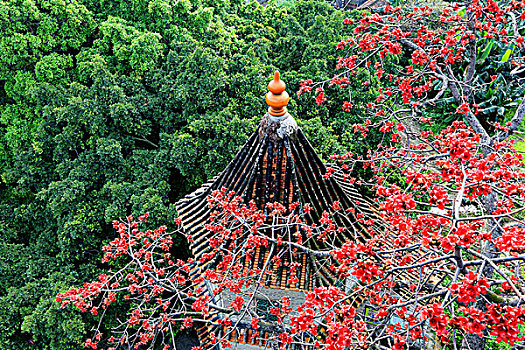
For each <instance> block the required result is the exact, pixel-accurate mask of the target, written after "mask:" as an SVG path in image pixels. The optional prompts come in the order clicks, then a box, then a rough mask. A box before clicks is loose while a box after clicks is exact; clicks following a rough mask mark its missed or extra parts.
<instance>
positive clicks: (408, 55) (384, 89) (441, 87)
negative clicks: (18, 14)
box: [299, 0, 525, 348]
mask: <svg viewBox="0 0 525 350" xmlns="http://www.w3.org/2000/svg"><path fill="white" fill-rule="evenodd" d="M442 5H447V4H442ZM447 6H449V7H446V8H444V9H439V10H436V9H433V8H430V7H428V6H421V7H417V6H416V7H413V8H407V7H406V6H400V7H395V8H394V7H392V6H390V5H386V7H385V8H384V9H382V10H377V11H375V12H373V13H371V12H364V13H363V14H362V16H361V17H360V18H359V19H358V20H357V21H354V19H351V18H348V19H346V20H345V23H347V24H349V25H351V26H352V33H351V34H350V35H349V38H348V39H347V40H343V41H341V42H340V43H339V45H338V49H340V50H341V56H340V57H339V58H338V64H337V68H338V69H339V73H338V74H337V75H336V76H334V78H333V79H331V80H329V81H322V82H316V83H313V82H312V81H311V80H310V81H303V82H302V84H301V89H300V91H299V94H302V93H304V92H308V91H315V95H316V100H317V102H318V103H323V102H324V101H325V100H326V96H325V92H326V93H327V94H328V90H329V87H335V88H345V90H346V91H348V92H349V93H350V94H349V97H348V101H347V102H345V103H344V104H343V106H342V108H343V110H349V109H351V108H363V110H364V111H366V115H365V118H364V120H363V123H362V124H360V125H355V130H356V131H358V132H360V133H362V135H363V136H365V137H366V136H367V134H368V133H369V132H370V131H371V130H374V129H375V130H378V131H379V132H380V133H384V137H383V140H382V142H381V143H380V145H379V147H378V148H377V150H371V151H370V153H369V154H367V155H366V156H364V157H357V159H352V158H354V157H353V155H352V154H347V155H345V156H343V157H339V158H338V159H339V160H341V161H345V163H346V164H344V167H347V168H348V169H355V168H356V167H357V168H360V167H361V166H365V167H370V166H372V167H373V168H374V170H376V171H377V172H378V173H380V175H378V176H377V178H376V179H375V180H376V181H375V184H374V185H375V186H376V187H375V189H376V190H378V191H379V192H378V193H379V194H384V193H390V192H388V191H387V192H384V191H386V190H385V188H389V187H390V186H391V184H392V183H393V182H396V180H400V178H399V177H397V178H396V177H395V176H394V175H396V174H397V175H401V179H402V181H401V182H403V183H404V184H405V185H406V184H408V187H404V188H403V191H412V190H413V189H414V188H415V187H414V185H413V184H412V183H411V181H410V179H407V178H406V176H407V175H408V174H410V173H412V172H415V174H419V175H418V176H417V177H418V181H420V180H421V179H426V178H427V177H428V176H429V175H427V174H428V172H429V171H431V170H429V167H430V168H432V167H436V169H439V167H441V166H449V164H448V163H446V162H445V163H437V160H438V159H439V158H441V157H443V154H441V152H439V151H438V150H437V149H436V146H435V145H434V142H435V139H434V137H433V131H436V129H437V128H439V125H441V127H443V125H444V124H446V123H448V121H450V120H463V121H464V122H465V123H466V124H467V125H468V126H469V127H470V128H471V130H472V132H473V134H472V137H475V138H479V143H477V144H478V150H477V151H478V152H479V154H478V155H477V157H481V158H482V159H484V160H483V161H487V162H490V159H493V157H498V156H496V155H494V153H500V152H501V148H500V146H499V142H501V141H505V140H508V139H509V137H510V136H511V135H513V134H514V136H516V132H517V130H518V128H519V127H520V124H522V121H523V117H524V115H525V100H524V99H523V91H524V90H523V84H522V80H523V71H524V69H523V63H524V62H523V53H524V48H523V42H524V41H525V39H524V37H523V34H524V27H523V25H524V23H525V22H524V20H525V12H524V8H525V3H524V2H523V1H493V0H488V1H477V0H467V1H463V2H459V3H456V4H452V5H447ZM356 75H361V76H365V77H368V80H367V81H365V82H364V83H362V84H361V85H362V86H353V84H354V81H355V79H352V77H354V76H356ZM356 89H369V90H370V91H373V92H375V93H376V99H375V101H371V102H370V103H369V104H368V105H367V106H353V103H352V94H351V93H352V91H355V90H356ZM325 90H326V91H325ZM520 101H521V102H520ZM436 124H438V127H436V126H435V125H436ZM433 125H434V126H433ZM414 126H415V127H414ZM445 126H446V125H445ZM456 127H457V125H456ZM515 138H517V137H515ZM468 143H470V141H469V142H468ZM415 150H424V153H423V154H417V152H415ZM509 152H511V153H513V152H514V153H515V152H516V151H515V150H514V151H511V150H510V151H509ZM423 155H428V159H427V158H424V159H427V160H426V164H421V163H420V161H421V158H420V157H421V156H423ZM432 157H437V158H432ZM387 160H388V161H389V162H387ZM377 162H379V164H378V163H377ZM440 162H441V161H440ZM387 164H388V169H389V171H386V169H385V166H386V165H387ZM410 176H413V175H410ZM393 179H394V181H393ZM425 181H427V182H428V180H425ZM500 185H501V184H500V183H493V184H491V185H490V188H487V189H486V191H484V192H483V196H482V197H481V198H479V203H478V204H477V205H474V206H472V207H471V210H472V211H473V212H474V213H477V214H476V215H478V214H480V213H481V212H484V213H485V214H486V215H488V216H485V219H486V220H485V221H484V227H485V230H487V232H490V234H492V235H493V237H494V238H497V239H499V238H500V237H502V236H504V229H503V227H504V225H503V224H502V222H505V221H499V220H496V218H498V219H500V218H501V217H499V216H496V217H494V215H497V214H496V213H498V210H500V209H499V208H500V206H501V203H502V202H501V201H505V200H506V199H505V195H504V193H503V192H501V189H500V188H499V186H500ZM400 188H401V187H400ZM454 189H455V188H449V187H446V188H441V189H439V190H440V191H446V193H447V194H448V196H449V197H450V196H453V195H456V194H454V192H453V190H454ZM465 191H466V190H465ZM465 191H463V192H461V193H460V195H459V197H458V199H457V200H456V204H455V205H457V206H458V207H457V208H460V206H461V205H462V204H461V203H459V202H458V201H464V200H469V196H467V197H465V193H466V192H465ZM442 194H445V192H443V193H442ZM429 195H430V196H431V198H432V196H435V195H436V193H433V194H429ZM507 203H508V204H509V205H511V206H512V205H514V204H513V203H512V201H511V202H507ZM441 206H442V205H441V204H440V205H439V206H437V203H433V206H427V207H423V208H418V210H420V211H421V212H423V211H428V212H433V211H436V210H442V208H441ZM436 208H437V209H436ZM454 215H456V214H454ZM457 226H458V224H454V225H453V227H455V228H457ZM510 227H514V226H512V225H510ZM483 251H484V252H485V254H487V255H490V256H499V255H500V254H501V252H500V251H499V247H497V246H496V247H494V246H493V243H490V244H487V245H486V246H484V247H483ZM485 268H486V270H487V272H486V273H487V274H488V275H491V274H493V273H495V272H494V267H493V266H492V265H487V266H485ZM484 303H485V301H484V300H479V304H478V307H479V308H480V309H486V307H485V306H484V305H483V304H484ZM468 346H469V347H470V348H483V347H484V346H485V342H484V340H483V339H482V338H481V337H476V336H473V337H469V341H468Z"/></svg>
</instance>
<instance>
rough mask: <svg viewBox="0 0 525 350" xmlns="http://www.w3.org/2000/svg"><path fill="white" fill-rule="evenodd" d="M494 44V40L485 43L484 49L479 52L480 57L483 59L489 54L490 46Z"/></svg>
mask: <svg viewBox="0 0 525 350" xmlns="http://www.w3.org/2000/svg"><path fill="white" fill-rule="evenodd" d="M493 45H494V41H492V40H491V41H489V42H488V43H487V46H485V49H484V50H483V53H482V54H481V57H480V59H481V60H485V59H487V57H488V56H489V55H490V51H491V50H492V46H493Z"/></svg>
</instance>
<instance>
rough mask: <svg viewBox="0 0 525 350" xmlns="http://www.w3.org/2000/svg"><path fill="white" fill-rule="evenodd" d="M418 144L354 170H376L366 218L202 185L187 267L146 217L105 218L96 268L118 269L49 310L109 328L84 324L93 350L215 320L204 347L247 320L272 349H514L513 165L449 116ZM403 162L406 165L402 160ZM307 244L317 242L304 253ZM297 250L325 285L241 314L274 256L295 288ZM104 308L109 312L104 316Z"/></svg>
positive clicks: (162, 342) (517, 298) (516, 182)
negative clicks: (263, 201) (247, 198)
mask: <svg viewBox="0 0 525 350" xmlns="http://www.w3.org/2000/svg"><path fill="white" fill-rule="evenodd" d="M426 141H427V142H426V143H421V144H420V145H415V146H412V147H411V148H410V149H407V150H404V149H400V148H396V149H390V150H388V152H384V153H383V154H381V156H380V157H379V158H378V159H375V160H374V161H370V162H369V163H367V164H369V166H370V167H371V168H372V169H373V171H374V172H375V173H376V177H375V180H376V183H377V186H376V189H377V194H378V196H377V201H376V202H377V206H378V208H379V209H380V217H379V218H374V217H363V216H361V215H355V213H356V210H359V208H347V209H345V208H341V205H340V203H338V202H336V203H333V205H332V207H331V208H330V209H329V210H327V211H325V212H323V213H322V214H321V215H320V217H319V219H318V221H317V222H315V223H308V220H307V219H306V216H307V215H308V214H309V213H310V211H311V210H312V209H311V206H310V205H303V206H300V205H298V204H297V203H295V204H292V205H291V206H290V207H289V208H285V207H283V206H282V205H280V204H278V203H272V204H268V205H267V208H266V209H267V210H260V209H258V208H257V207H256V206H255V204H254V203H250V204H248V205H246V204H243V200H242V199H241V198H239V197H236V196H235V194H234V193H231V192H228V191H227V190H226V189H223V190H222V191H215V192H214V193H213V194H212V195H211V196H210V197H209V199H208V201H209V206H210V208H212V215H211V217H210V220H209V222H208V224H206V225H205V229H206V230H209V231H210V232H213V238H212V239H211V240H210V242H209V244H210V245H211V246H212V247H213V248H214V249H213V251H212V252H211V253H210V254H207V255H206V256H203V257H201V258H200V261H198V262H196V261H194V260H192V259H189V260H188V261H180V260H179V261H174V260H173V259H172V257H171V255H170V247H171V242H172V237H173V234H175V233H168V231H167V230H166V227H161V228H159V229H157V230H147V229H146V228H145V227H143V226H145V225H146V223H145V221H146V219H147V215H144V216H142V217H140V218H139V220H137V221H134V220H133V218H131V217H129V218H127V219H126V220H124V221H121V222H115V224H114V227H115V229H116V231H117V233H118V237H117V238H116V239H115V240H113V241H111V242H110V243H109V244H108V245H107V246H105V247H104V249H103V250H104V258H103V261H104V262H108V261H112V260H114V259H115V260H116V261H117V262H120V263H119V266H121V268H120V269H118V270H114V271H113V270H109V271H108V272H107V273H105V274H102V275H101V276H100V278H99V279H98V280H97V281H93V282H90V283H86V284H84V286H83V287H81V288H78V289H71V290H70V291H68V292H65V293H62V294H61V295H59V296H58V298H57V300H58V301H59V302H61V303H62V307H65V306H66V305H67V304H70V303H71V304H73V305H75V306H76V307H78V308H79V309H80V310H82V311H84V312H91V313H93V314H98V316H99V317H100V318H101V323H100V324H101V325H103V324H108V323H107V322H103V320H106V319H108V318H111V319H113V320H114V322H113V323H115V327H114V328H113V329H103V327H102V326H100V327H99V328H98V329H96V330H94V334H93V337H91V338H90V339H88V340H87V341H86V346H87V347H88V348H92V349H97V348H104V349H116V348H128V347H131V348H133V347H135V348H139V347H144V348H157V347H161V346H162V347H164V349H172V348H173V346H174V345H173V344H174V342H175V340H174V338H175V334H176V333H177V330H178V329H180V328H185V327H190V326H192V325H193V324H194V323H195V322H200V323H203V324H215V325H220V327H221V333H220V334H219V333H217V334H215V333H212V334H211V335H210V341H212V342H215V343H220V344H222V345H223V346H227V345H228V344H229V339H231V335H232V334H235V331H236V330H237V329H238V327H240V326H241V323H242V322H243V321H246V320H248V323H249V324H250V327H251V329H252V330H253V337H262V334H263V333H264V332H270V334H271V335H270V341H275V342H276V343H278V344H279V345H280V347H281V348H283V349H286V348H291V347H293V346H313V347H315V348H325V349H333V350H339V349H341V350H342V349H345V348H350V349H362V348H376V349H386V348H394V349H405V348H408V347H409V346H416V345H417V346H426V344H427V343H428V342H441V343H442V344H449V346H450V348H452V349H456V348H460V347H463V348H468V346H472V345H471V344H470V343H469V342H467V341H463V342H461V339H466V338H468V337H469V336H470V335H476V336H477V337H479V339H481V340H483V342H484V341H486V340H489V341H491V342H505V343H507V344H509V345H514V344H517V343H518V344H522V342H523V338H524V336H523V333H522V332H520V327H523V325H524V323H525V307H524V302H525V291H524V287H523V286H524V284H523V282H524V272H523V271H524V270H523V269H524V258H525V227H524V226H523V225H520V224H519V217H518V216H519V214H520V213H522V212H523V211H524V210H525V205H524V204H525V203H524V202H525V169H524V164H523V157H522V156H521V155H519V154H516V153H515V152H514V150H513V149H512V148H511V145H510V143H508V142H499V141H495V142H494V144H493V147H494V150H493V152H492V153H491V154H490V155H484V153H483V152H482V151H483V147H485V146H484V144H483V141H482V138H481V136H480V135H479V134H476V133H475V132H474V131H473V130H472V128H470V127H467V126H466V125H465V124H464V123H462V122H455V123H454V124H453V125H452V126H450V127H448V128H447V129H445V130H444V131H443V132H441V133H439V134H437V135H436V136H435V137H434V136H432V135H430V134H429V135H428V137H427V138H426ZM407 154H409V156H410V157H411V158H412V160H413V161H412V163H410V166H407V164H406V162H404V159H405V158H406V157H407ZM345 158H346V156H341V157H338V159H337V161H340V162H345V161H346V160H345ZM338 173H339V171H338V170H336V169H335V168H334V169H332V170H329V171H328V172H327V174H326V176H341V177H345V175H342V174H339V175H338ZM394 175H395V177H394ZM388 177H390V179H391V180H390V184H389V185H388V186H387V185H385V183H384V181H385V179H387V178H388ZM347 179H348V181H352V179H351V177H347ZM394 180H395V181H394ZM492 193H496V194H497V195H498V199H497V200H496V201H495V202H494V208H493V209H491V210H490V211H489V210H487V209H486V208H485V206H484V203H483V201H484V200H485V198H486V197H487V196H489V195H491V194H492ZM363 205H364V203H363ZM342 217H345V218H350V219H349V220H341V218H342ZM352 218H353V219H352ZM175 221H176V223H179V224H180V222H179V220H178V219H175ZM374 221H375V222H374ZM342 222H347V223H348V224H347V226H342V225H341V224H340V223H342ZM355 225H365V226H368V227H370V230H368V233H369V237H368V238H367V239H366V240H360V239H355V240H354V239H348V240H346V241H345V242H343V243H342V244H339V245H337V246H335V245H331V244H321V242H324V243H326V242H335V241H336V238H337V237H340V236H341V235H342V233H343V232H344V231H350V232H352V230H354V228H353V227H354V226H355ZM188 238H189V239H192V237H188ZM307 240H316V241H318V242H319V243H320V244H318V245H317V246H318V247H323V248H322V249H317V250H316V249H312V248H311V246H310V248H308V247H307V245H306V242H307ZM259 247H265V248H269V253H268V254H267V256H266V257H265V262H264V264H263V266H262V267H261V266H250V265H249V264H246V263H245V262H246V260H243V258H244V257H245V256H248V257H250V256H253V254H255V252H256V251H257V248H259ZM298 253H302V254H307V255H308V257H310V258H312V259H317V261H319V262H320V264H321V265H323V266H326V268H327V269H328V270H330V271H331V274H332V276H333V277H334V280H333V281H332V283H331V285H325V286H319V287H316V288H314V289H313V290H310V291H306V292H305V297H304V303H303V304H302V305H301V306H299V307H297V308H292V307H290V300H289V298H287V297H286V296H283V298H282V299H281V301H280V303H279V304H278V305H274V307H272V308H271V309H270V313H271V314H273V315H274V316H275V319H274V320H268V319H266V318H263V317H261V316H260V315H259V314H257V313H256V312H255V311H254V310H255V307H254V303H255V300H256V296H257V297H258V298H260V296H261V295H264V293H266V292H267V291H266V290H265V288H264V287H263V285H262V283H261V282H262V281H264V280H265V279H266V278H267V277H268V276H271V275H272V274H273V273H274V271H275V269H274V267H275V266H276V265H280V264H282V262H283V261H284V260H283V258H284V255H285V254H286V255H287V256H290V257H291V258H292V259H291V260H287V265H288V268H289V269H290V273H289V274H288V283H289V285H290V286H294V285H296V284H297V282H298V281H297V277H296V276H297V275H296V273H295V271H299V270H300V269H301V266H302V264H303V259H299V258H295V257H298V256H299V254H298ZM196 263H198V264H200V265H201V266H203V265H206V264H207V263H209V264H207V266H208V267H207V268H206V269H205V271H204V275H200V274H195V273H194V272H192V268H193V267H194V266H195V264H196ZM203 279H206V280H207V282H209V283H210V284H211V285H212V286H213V288H212V290H211V291H210V292H209V293H204V294H203V293H201V291H200V290H198V289H199V288H201V287H199V285H201V282H202V280H203ZM112 308H114V309H113V310H120V312H121V313H120V314H117V316H115V311H112ZM210 314H215V315H220V317H214V318H211V317H208V316H209V315H210ZM243 327H246V325H245V324H244V325H243Z"/></svg>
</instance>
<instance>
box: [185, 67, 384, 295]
mask: <svg viewBox="0 0 525 350" xmlns="http://www.w3.org/2000/svg"><path fill="white" fill-rule="evenodd" d="M281 83H282V81H280V79H279V76H278V73H276V77H275V78H274V81H272V82H271V83H270V86H269V87H270V92H269V93H268V96H267V102H268V103H269V104H270V108H269V111H268V113H266V114H265V115H264V117H263V118H262V120H261V122H260V124H259V126H258V127H257V129H256V130H255V132H254V133H253V134H252V135H251V136H250V137H249V138H248V140H247V142H246V143H245V144H244V146H243V147H242V148H241V149H240V150H239V152H238V153H237V155H236V156H235V157H234V158H233V160H232V161H231V162H230V164H229V165H228V166H227V167H226V168H225V169H224V170H223V171H222V172H220V173H219V174H218V175H217V176H215V177H214V178H213V179H211V180H210V181H208V182H207V183H206V184H204V185H203V186H202V187H200V188H199V189H197V190H196V191H194V192H193V193H191V194H189V195H187V196H186V197H184V198H183V199H181V200H180V201H179V202H178V203H177V204H176V207H177V210H178V212H179V217H180V219H181V221H182V224H183V228H184V230H185V232H186V234H188V235H189V236H191V238H192V241H191V243H190V248H191V251H192V253H193V255H194V257H195V259H196V260H199V258H200V257H202V256H203V255H205V254H207V253H210V252H211V251H212V247H211V246H210V244H209V241H210V239H211V238H212V236H213V234H214V233H213V232H211V231H209V230H206V229H205V225H206V224H207V223H208V220H209V217H210V214H211V211H212V209H211V208H210V206H209V205H208V200H207V198H208V196H210V195H211V194H212V193H213V192H214V191H216V190H221V189H226V190H227V191H233V192H235V193H236V195H238V196H240V197H241V198H242V199H243V200H244V202H245V203H246V204H248V203H250V202H254V203H255V205H256V206H257V207H258V208H259V209H261V210H263V211H264V210H267V208H266V204H268V203H274V202H278V203H280V204H282V205H283V206H284V207H286V208H287V207H288V206H289V205H290V204H292V203H297V204H298V206H299V210H302V208H303V207H304V206H305V205H306V204H307V203H308V204H309V205H310V206H311V207H312V210H311V211H309V213H308V214H305V218H306V221H308V222H309V223H315V222H317V221H318V219H319V218H320V217H321V215H322V214H323V212H325V211H330V210H331V207H332V205H333V204H334V203H335V202H339V203H340V206H341V207H342V208H343V209H350V211H349V212H348V214H347V215H345V216H340V217H338V218H336V220H338V222H337V224H338V226H339V227H346V229H345V230H344V231H341V232H338V234H335V235H332V236H330V237H329V239H328V241H325V242H320V241H319V240H315V239H311V240H308V241H307V242H306V243H305V245H306V246H307V248H309V249H312V250H316V251H320V250H324V251H327V247H340V246H341V245H342V244H343V243H344V242H345V241H347V240H349V239H350V240H353V241H356V240H360V241H365V240H366V238H367V237H368V236H369V234H368V232H369V231H370V230H371V229H377V227H374V228H373V227H371V226H370V225H365V224H364V222H365V219H364V218H377V217H378V216H377V214H376V211H375V210H374V208H373V205H371V204H370V203H369V202H368V201H367V200H366V199H365V198H363V197H362V196H361V195H360V194H359V192H358V191H357V190H356V189H355V187H354V186H353V185H352V184H350V183H349V182H348V181H345V180H344V178H343V175H342V172H341V170H338V171H336V172H335V174H333V175H331V176H327V165H326V164H324V163H323V161H322V160H321V159H320V157H319V156H318V155H317V153H316V152H315V150H314V148H313V147H312V145H311V144H310V142H309V141H308V140H307V138H306V136H305V135H304V133H303V132H302V130H301V128H300V127H298V125H297V123H296V122H295V120H294V118H293V117H292V116H291V115H290V114H288V113H287V111H286V108H285V107H284V106H282V105H283V101H279V98H281V99H284V100H286V101H285V102H287V98H288V97H287V94H286V96H285V97H284V98H283V97H282V96H281V97H279V95H278V94H275V92H277V93H281V94H282V93H285V91H284V86H281ZM272 84H273V86H272ZM282 85H284V83H282ZM272 89H273V91H272ZM272 95H278V97H275V96H272ZM272 103H274V104H276V105H277V110H274V109H273V107H272V105H271V104H272ZM284 105H286V103H284ZM279 107H280V108H279ZM374 221H376V220H374ZM264 250H269V247H266V248H264V247H260V248H259V249H258V251H257V252H256V254H255V255H254V256H253V257H251V259H252V260H253V259H255V260H257V259H259V260H261V261H262V260H263V259H264V258H265V256H266V255H267V252H266V251H264ZM296 258H297V259H298V260H299V261H303V262H304V263H303V264H302V265H303V266H302V267H301V271H300V272H299V275H300V277H298V278H299V280H300V282H299V285H298V286H296V287H295V288H297V289H300V290H312V289H313V288H314V287H316V286H321V285H325V286H326V285H330V284H332V283H334V281H335V276H333V274H332V272H331V271H330V270H329V269H328V268H327V266H324V263H323V262H322V261H320V260H319V259H316V258H315V257H312V256H306V255H304V256H300V257H296ZM210 263H211V261H207V262H202V263H201V264H200V268H201V269H205V268H207V267H208V264H210ZM256 264H258V265H261V266H262V262H259V261H252V262H251V265H252V266H255V265H256ZM276 274H280V275H281V276H278V277H276V276H275V274H274V276H273V277H269V278H268V279H267V280H266V281H265V284H266V285H267V286H270V287H273V288H290V286H289V284H288V283H287V278H286V272H283V271H280V272H279V273H277V272H276Z"/></svg>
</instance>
